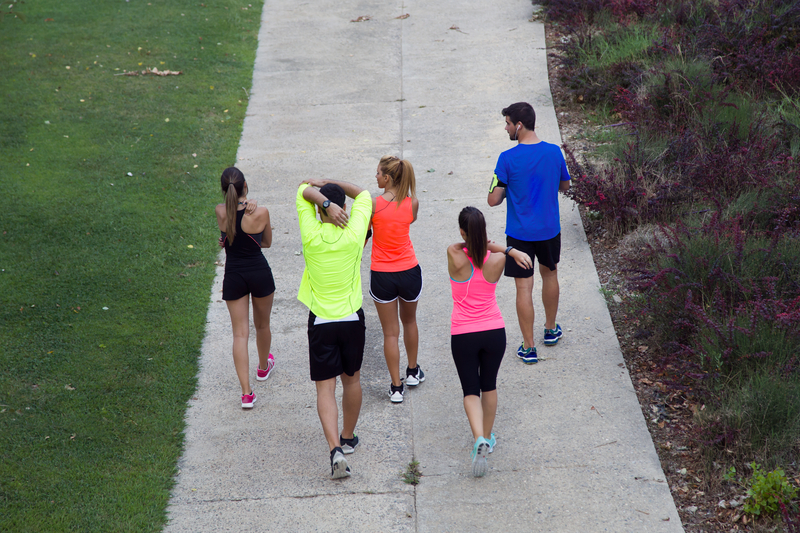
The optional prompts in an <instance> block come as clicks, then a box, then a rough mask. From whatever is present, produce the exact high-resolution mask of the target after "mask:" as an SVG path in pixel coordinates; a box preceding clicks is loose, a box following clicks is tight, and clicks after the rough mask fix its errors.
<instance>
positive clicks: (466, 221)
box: [458, 207, 489, 269]
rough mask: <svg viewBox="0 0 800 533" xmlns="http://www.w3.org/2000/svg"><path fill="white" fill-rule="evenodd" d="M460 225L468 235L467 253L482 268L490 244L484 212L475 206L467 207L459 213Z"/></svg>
mask: <svg viewBox="0 0 800 533" xmlns="http://www.w3.org/2000/svg"><path fill="white" fill-rule="evenodd" d="M458 227H459V228H461V229H462V230H464V233H465V234H466V235H467V243H466V244H467V255H468V256H469V258H470V259H472V262H473V263H475V266H476V267H478V268H479V269H482V268H483V260H484V259H486V251H487V249H488V246H489V245H488V238H487V237H486V219H484V218H483V213H481V212H480V210H478V209H477V208H475V207H465V208H464V209H462V210H461V213H459V215H458Z"/></svg>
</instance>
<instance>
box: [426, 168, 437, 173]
mask: <svg viewBox="0 0 800 533" xmlns="http://www.w3.org/2000/svg"><path fill="white" fill-rule="evenodd" d="M428 172H436V169H435V168H429V169H428Z"/></svg>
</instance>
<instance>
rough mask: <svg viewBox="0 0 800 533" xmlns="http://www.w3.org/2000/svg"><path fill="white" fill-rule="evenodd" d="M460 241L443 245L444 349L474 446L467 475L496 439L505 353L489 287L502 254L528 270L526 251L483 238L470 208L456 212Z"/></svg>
mask: <svg viewBox="0 0 800 533" xmlns="http://www.w3.org/2000/svg"><path fill="white" fill-rule="evenodd" d="M458 226H459V228H460V230H461V237H462V238H463V239H464V242H460V243H456V244H452V245H450V246H449V247H448V248H447V270H448V272H449V273H450V287H451V289H452V293H453V314H452V320H451V325H450V335H451V337H450V347H451V350H452V352H453V361H455V364H456V370H457V371H458V377H459V379H460V380H461V389H462V390H463V392H464V410H465V411H466V413H467V419H468V420H469V425H470V428H471V429H472V436H473V438H474V439H475V444H474V445H473V448H472V454H471V459H472V475H473V476H476V477H480V476H483V475H485V474H486V471H487V469H488V466H487V464H486V455H487V454H488V453H492V452H493V451H494V446H495V444H496V443H497V439H496V438H495V435H494V433H492V426H494V418H495V414H496V413H497V372H498V370H500V363H501V362H502V361H503V355H504V354H505V351H506V330H505V325H504V323H503V316H502V315H501V314H500V308H499V307H498V306H497V299H496V297H495V287H496V286H497V282H498V281H500V276H502V275H503V270H504V268H505V264H506V255H509V256H510V257H511V258H513V259H514V260H515V261H516V262H517V264H519V265H520V266H522V267H525V268H530V265H531V258H530V257H529V256H528V254H526V253H524V252H521V251H519V250H516V249H514V248H512V247H510V246H509V247H508V248H505V249H504V248H503V247H502V246H501V245H499V244H495V243H490V242H488V240H487V238H486V220H485V219H484V218H483V213H481V212H480V211H479V210H478V209H476V208H474V207H465V208H464V209H462V210H461V213H460V214H459V216H458Z"/></svg>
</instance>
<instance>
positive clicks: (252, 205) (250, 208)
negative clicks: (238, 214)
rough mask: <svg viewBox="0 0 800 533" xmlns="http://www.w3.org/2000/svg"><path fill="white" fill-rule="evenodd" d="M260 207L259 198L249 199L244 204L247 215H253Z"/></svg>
mask: <svg viewBox="0 0 800 533" xmlns="http://www.w3.org/2000/svg"><path fill="white" fill-rule="evenodd" d="M256 209H258V200H247V203H246V204H245V205H244V214H245V215H252V214H253V213H255V212H256Z"/></svg>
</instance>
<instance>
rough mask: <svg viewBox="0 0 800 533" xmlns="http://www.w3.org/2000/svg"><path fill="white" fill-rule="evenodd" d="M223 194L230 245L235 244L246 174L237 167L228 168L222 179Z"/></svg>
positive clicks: (226, 228) (226, 230)
mask: <svg viewBox="0 0 800 533" xmlns="http://www.w3.org/2000/svg"><path fill="white" fill-rule="evenodd" d="M220 185H221V187H222V194H224V195H225V216H226V218H227V222H226V225H225V233H226V234H227V240H228V244H229V245H230V244H233V238H234V237H236V208H237V207H238V205H239V197H240V196H242V194H244V174H242V171H241V170H239V169H238V168H236V167H229V168H226V169H225V170H224V171H223V172H222V177H221V178H220Z"/></svg>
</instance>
